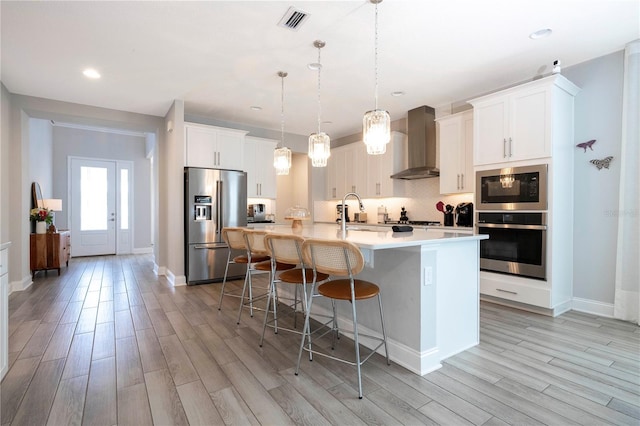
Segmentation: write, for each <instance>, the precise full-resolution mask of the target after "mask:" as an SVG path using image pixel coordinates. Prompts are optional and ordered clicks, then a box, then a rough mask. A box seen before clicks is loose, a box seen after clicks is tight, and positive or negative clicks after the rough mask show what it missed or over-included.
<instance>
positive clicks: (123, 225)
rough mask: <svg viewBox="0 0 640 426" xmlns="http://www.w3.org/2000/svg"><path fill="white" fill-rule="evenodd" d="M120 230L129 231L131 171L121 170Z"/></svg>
mask: <svg viewBox="0 0 640 426" xmlns="http://www.w3.org/2000/svg"><path fill="white" fill-rule="evenodd" d="M120 229H129V170H128V169H122V170H120Z"/></svg>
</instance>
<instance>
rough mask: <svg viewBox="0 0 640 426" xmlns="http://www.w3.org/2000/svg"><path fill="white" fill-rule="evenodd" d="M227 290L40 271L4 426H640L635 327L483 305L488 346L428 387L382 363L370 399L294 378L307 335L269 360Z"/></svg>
mask: <svg viewBox="0 0 640 426" xmlns="http://www.w3.org/2000/svg"><path fill="white" fill-rule="evenodd" d="M265 281H266V280H265ZM236 284H237V283H236ZM219 288H220V285H219V284H212V285H204V286H195V287H178V288H172V287H170V286H169V285H168V283H167V281H166V279H165V278H163V277H160V278H158V277H156V276H155V275H154V274H153V272H152V263H151V259H150V258H149V257H148V256H120V257H97V258H84V259H81V258H76V259H72V260H71V262H70V264H69V268H68V269H63V272H62V275H61V276H60V277H58V276H57V275H56V273H55V271H51V272H49V273H48V275H47V276H44V275H43V274H42V273H38V274H37V275H36V279H35V281H34V284H33V286H32V287H31V288H29V289H28V290H26V291H24V292H16V293H13V294H12V295H11V296H10V300H9V314H10V320H9V333H10V337H9V351H10V354H9V362H10V366H11V368H10V370H9V372H8V373H7V375H6V376H5V378H4V380H3V381H2V385H1V388H0V392H1V406H0V410H1V421H0V424H2V425H6V424H16V425H27V424H28V425H40V424H51V425H68V424H81V423H82V424H97V425H115V424H121V425H125V424H131V425H145V424H152V423H154V424H157V425H168V424H193V425H195V424H201V425H219V424H220V425H222V424H251V425H256V424H263V425H284V424H339V425H351V424H385V425H395V424H408V425H418V424H444V425H469V424H476V425H504V424H519V425H522V424H526V425H534V424H548V425H568V424H585V425H602V424H626V425H638V424H639V423H640V396H639V395H640V385H639V383H640V371H639V370H640V367H639V355H638V354H639V352H640V350H639V349H640V330H639V328H638V327H637V326H635V325H632V324H629V323H625V322H621V321H616V320H612V319H607V318H600V317H596V316H592V315H586V314H581V313H577V312H569V313H566V314H564V315H562V316H559V317H557V318H549V317H544V316H539V315H535V314H531V313H527V312H523V311H517V310H513V309H508V308H504V307H501V306H497V305H493V304H488V303H483V304H482V307H481V343H480V345H478V346H476V347H474V348H472V349H470V350H468V351H465V352H463V353H461V354H458V355H456V356H454V357H451V358H449V359H448V360H447V361H446V362H445V363H444V366H443V368H441V369H440V370H438V371H436V372H433V373H431V374H428V375H426V376H424V377H420V376H417V375H415V374H413V373H411V372H409V371H407V370H405V369H403V368H401V367H399V366H397V365H394V364H393V363H392V365H391V366H387V365H386V363H385V362H384V359H383V358H382V357H380V356H374V357H373V358H372V360H370V362H369V363H367V364H365V366H364V367H363V386H364V392H365V397H364V399H362V400H359V399H358V396H357V390H356V389H357V385H356V381H355V380H356V375H355V368H354V367H350V366H348V365H344V364H339V363H336V362H334V361H331V360H327V359H323V358H320V357H316V358H314V361H313V362H308V361H306V360H304V361H303V364H302V365H303V367H302V372H301V374H300V375H299V376H295V375H294V374H293V370H294V367H295V359H296V356H297V348H298V344H299V340H298V336H295V335H292V334H290V333H285V332H281V333H279V334H278V335H274V334H273V331H272V330H268V331H267V333H268V334H267V339H266V343H265V345H264V347H263V348H260V347H259V346H258V339H259V335H260V334H259V333H260V331H261V327H262V315H263V313H258V314H256V316H254V317H253V318H251V317H250V316H249V315H247V312H245V313H244V314H243V318H242V322H241V325H240V326H237V325H236V321H235V316H236V312H237V311H236V308H237V303H238V300H237V299H232V298H225V304H224V305H223V310H222V311H218V310H217V303H218V297H219V296H218V293H219ZM227 302H228V303H227ZM340 342H341V343H340V344H339V345H338V348H337V349H336V350H338V351H345V352H349V351H350V350H351V348H352V347H351V346H350V345H349V340H348V339H346V338H344V339H341V340H340Z"/></svg>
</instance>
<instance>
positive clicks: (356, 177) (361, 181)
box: [338, 142, 367, 197]
mask: <svg viewBox="0 0 640 426" xmlns="http://www.w3.org/2000/svg"><path fill="white" fill-rule="evenodd" d="M344 155H345V161H344V163H345V169H344V176H345V192H344V193H342V194H338V196H339V197H342V196H344V194H346V193H347V192H356V193H358V194H365V192H366V188H367V149H366V147H365V146H364V144H363V143H361V142H359V143H352V144H349V145H346V146H345V147H344Z"/></svg>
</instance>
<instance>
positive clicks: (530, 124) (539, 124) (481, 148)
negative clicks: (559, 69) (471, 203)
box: [469, 74, 576, 166]
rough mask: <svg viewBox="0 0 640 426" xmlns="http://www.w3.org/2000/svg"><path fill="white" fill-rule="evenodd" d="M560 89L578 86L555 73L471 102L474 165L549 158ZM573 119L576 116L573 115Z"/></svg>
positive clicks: (571, 90)
mask: <svg viewBox="0 0 640 426" xmlns="http://www.w3.org/2000/svg"><path fill="white" fill-rule="evenodd" d="M558 91H564V92H566V93H569V94H575V93H576V91H575V86H574V85H573V84H572V83H571V82H569V81H568V80H567V79H565V78H564V77H562V76H561V75H559V74H557V75H553V76H550V77H546V78H542V79H540V80H536V81H533V82H530V83H526V84H523V85H520V86H517V87H514V88H510V89H506V90H503V91H500V92H497V93H494V94H491V95H487V96H483V97H481V98H477V99H473V100H471V101H469V102H470V103H471V104H472V105H473V111H474V112H473V114H474V138H473V140H474V165H476V166H479V165H485V164H496V163H505V162H512V161H521V160H533V159H539V158H548V157H551V155H552V149H553V147H552V144H553V132H554V127H553V126H554V120H557V119H563V118H564V117H557V115H556V114H555V112H554V110H555V109H557V108H558V107H562V105H560V103H561V102H563V99H564V98H563V97H562V96H557V93H558ZM571 119H572V118H571Z"/></svg>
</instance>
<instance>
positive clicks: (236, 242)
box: [218, 227, 270, 321]
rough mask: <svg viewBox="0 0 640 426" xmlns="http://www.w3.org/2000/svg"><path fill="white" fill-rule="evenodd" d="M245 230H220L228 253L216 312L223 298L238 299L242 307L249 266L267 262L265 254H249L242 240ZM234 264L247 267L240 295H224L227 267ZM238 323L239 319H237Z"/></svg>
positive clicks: (230, 292) (229, 228)
mask: <svg viewBox="0 0 640 426" xmlns="http://www.w3.org/2000/svg"><path fill="white" fill-rule="evenodd" d="M245 230H246V228H236V227H225V228H222V239H223V240H224V241H225V242H226V243H227V245H228V246H229V252H228V254H227V265H226V267H225V269H224V279H223V280H222V289H221V290H220V302H219V303H218V310H220V309H222V299H223V297H224V296H230V297H238V298H240V299H241V300H240V307H241V308H242V306H243V305H244V290H245V289H246V285H247V280H248V279H249V277H250V276H251V274H250V270H251V265H252V264H253V263H257V262H264V261H269V259H270V258H269V256H268V255H266V254H256V253H251V251H250V250H248V249H247V245H246V243H245V239H244V231H245ZM239 251H241V252H242V254H239V255H237V256H234V257H233V258H232V257H231V256H232V253H233V252H235V253H237V252H239ZM234 263H240V264H245V265H247V271H246V272H245V275H244V285H243V287H242V293H241V294H238V293H237V290H232V291H228V292H226V293H225V291H224V289H225V286H226V284H227V273H228V272H229V265H230V264H234ZM250 306H251V309H252V312H251V316H253V301H252V302H251V305H250ZM238 321H239V319H238Z"/></svg>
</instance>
